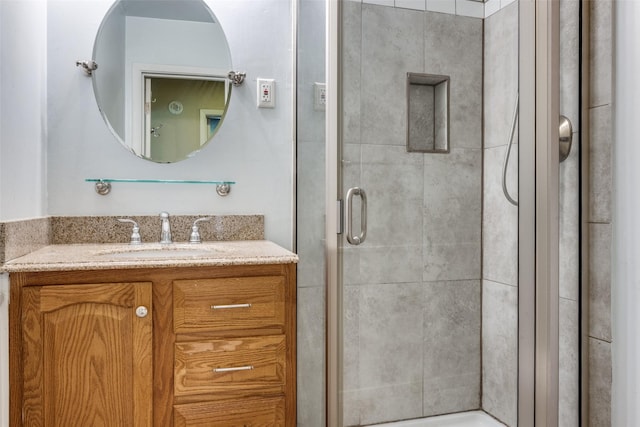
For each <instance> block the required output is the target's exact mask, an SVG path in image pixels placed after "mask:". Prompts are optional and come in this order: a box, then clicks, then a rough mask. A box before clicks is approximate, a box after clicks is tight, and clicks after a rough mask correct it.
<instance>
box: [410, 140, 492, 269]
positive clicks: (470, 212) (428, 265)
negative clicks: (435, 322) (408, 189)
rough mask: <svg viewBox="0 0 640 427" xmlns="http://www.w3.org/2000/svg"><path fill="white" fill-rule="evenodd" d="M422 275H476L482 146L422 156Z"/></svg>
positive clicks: (478, 245)
mask: <svg viewBox="0 0 640 427" xmlns="http://www.w3.org/2000/svg"><path fill="white" fill-rule="evenodd" d="M424 162H425V164H424V221H423V222H424V224H423V230H424V276H423V280H425V281H432V280H462V279H479V278H480V267H481V265H480V264H481V261H480V256H481V254H480V251H481V219H482V198H481V191H482V188H481V182H482V179H481V174H482V150H474V149H452V150H451V152H450V153H449V154H444V155H429V154H427V155H425V158H424Z"/></svg>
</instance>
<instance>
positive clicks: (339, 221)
mask: <svg viewBox="0 0 640 427" xmlns="http://www.w3.org/2000/svg"><path fill="white" fill-rule="evenodd" d="M343 232H344V215H343V214H342V200H336V234H342V233H343Z"/></svg>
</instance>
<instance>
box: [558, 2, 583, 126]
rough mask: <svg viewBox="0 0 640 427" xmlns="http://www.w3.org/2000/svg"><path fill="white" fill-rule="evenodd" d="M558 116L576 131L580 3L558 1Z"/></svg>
mask: <svg viewBox="0 0 640 427" xmlns="http://www.w3.org/2000/svg"><path fill="white" fill-rule="evenodd" d="M560 23H561V25H560V114H562V115H564V116H566V117H567V118H568V119H569V120H571V123H573V126H574V129H575V130H578V125H579V122H578V115H579V108H580V106H579V100H580V47H579V39H580V27H579V24H580V1H579V0H561V1H560Z"/></svg>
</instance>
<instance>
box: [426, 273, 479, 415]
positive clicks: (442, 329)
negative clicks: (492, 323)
mask: <svg viewBox="0 0 640 427" xmlns="http://www.w3.org/2000/svg"><path fill="white" fill-rule="evenodd" d="M480 297H481V285H480V281H479V280H470V281H451V282H434V283H427V284H425V301H424V307H425V309H424V310H425V311H424V392H423V399H424V404H423V415H424V416H431V415H437V414H447V413H451V412H461V411H468V410H472V409H477V408H479V407H480V377H481V372H480V371H481V368H480V360H481V355H480V321H481V312H480V305H481V304H480Z"/></svg>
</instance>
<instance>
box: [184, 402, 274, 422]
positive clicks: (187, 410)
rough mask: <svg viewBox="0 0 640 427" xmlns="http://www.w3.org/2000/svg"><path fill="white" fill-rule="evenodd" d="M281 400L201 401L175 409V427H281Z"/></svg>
mask: <svg viewBox="0 0 640 427" xmlns="http://www.w3.org/2000/svg"><path fill="white" fill-rule="evenodd" d="M284 425H285V402H284V399H283V398H282V397H276V398H261V399H245V400H240V401H237V400H233V401H222V402H204V403H194V404H188V405H176V406H175V407H174V427H238V426H247V427H249V426H251V427H281V426H284Z"/></svg>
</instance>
